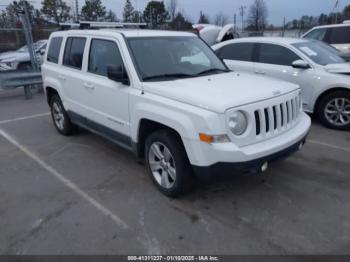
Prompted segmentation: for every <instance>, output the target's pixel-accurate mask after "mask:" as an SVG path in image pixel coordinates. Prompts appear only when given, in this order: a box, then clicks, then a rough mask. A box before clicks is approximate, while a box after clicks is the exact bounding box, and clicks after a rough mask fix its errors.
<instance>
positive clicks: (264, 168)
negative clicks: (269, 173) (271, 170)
mask: <svg viewBox="0 0 350 262" xmlns="http://www.w3.org/2000/svg"><path fill="white" fill-rule="evenodd" d="M268 167H269V163H268V162H265V163H264V164H263V165H262V166H261V172H263V173H264V172H266V170H267V169H268Z"/></svg>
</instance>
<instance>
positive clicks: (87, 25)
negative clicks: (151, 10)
mask: <svg viewBox="0 0 350 262" xmlns="http://www.w3.org/2000/svg"><path fill="white" fill-rule="evenodd" d="M60 27H61V30H70V29H101V28H146V27H147V23H119V22H96V21H79V22H78V23H60Z"/></svg>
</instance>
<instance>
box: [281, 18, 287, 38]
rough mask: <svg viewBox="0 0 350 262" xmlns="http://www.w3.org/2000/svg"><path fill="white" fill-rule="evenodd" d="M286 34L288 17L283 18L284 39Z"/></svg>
mask: <svg viewBox="0 0 350 262" xmlns="http://www.w3.org/2000/svg"><path fill="white" fill-rule="evenodd" d="M285 32H286V17H284V18H283V31H282V37H284V35H285Z"/></svg>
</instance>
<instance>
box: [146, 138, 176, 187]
mask: <svg viewBox="0 0 350 262" xmlns="http://www.w3.org/2000/svg"><path fill="white" fill-rule="evenodd" d="M148 162H149V166H150V169H151V172H152V175H153V177H154V179H155V180H156V181H157V183H158V184H159V185H160V186H162V187H164V188H166V189H170V188H172V187H173V186H174V184H175V181H176V166H175V161H174V157H173V155H172V154H171V152H170V150H169V148H167V147H166V146H165V145H164V144H163V143H160V142H154V143H152V145H151V146H150V149H149V153H148Z"/></svg>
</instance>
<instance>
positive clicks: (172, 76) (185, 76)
mask: <svg viewBox="0 0 350 262" xmlns="http://www.w3.org/2000/svg"><path fill="white" fill-rule="evenodd" d="M188 77H194V75H189V74H162V75H154V76H146V77H144V78H143V80H144V81H147V80H153V79H168V78H188Z"/></svg>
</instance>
